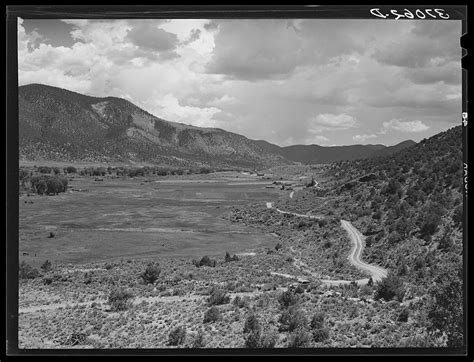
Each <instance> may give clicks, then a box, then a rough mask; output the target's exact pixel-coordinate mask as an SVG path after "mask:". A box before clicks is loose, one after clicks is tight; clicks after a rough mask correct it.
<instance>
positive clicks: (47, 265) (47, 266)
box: [41, 260, 53, 272]
mask: <svg viewBox="0 0 474 362" xmlns="http://www.w3.org/2000/svg"><path fill="white" fill-rule="evenodd" d="M52 267H53V266H52V265H51V262H50V261H49V260H46V261H45V262H44V263H43V265H41V269H42V270H43V271H44V272H48V271H50V270H51V268H52Z"/></svg>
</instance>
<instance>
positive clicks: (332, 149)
mask: <svg viewBox="0 0 474 362" xmlns="http://www.w3.org/2000/svg"><path fill="white" fill-rule="evenodd" d="M255 142H257V143H258V144H259V145H260V146H261V147H262V148H264V149H266V150H267V151H268V152H272V153H277V154H279V155H281V156H283V157H284V158H286V159H288V160H290V161H295V162H302V163H313V164H315V163H331V162H335V161H352V160H356V159H362V158H372V157H379V156H388V155H391V154H394V153H396V152H398V151H401V150H403V149H405V148H407V147H411V146H413V145H415V144H416V142H415V141H412V140H407V141H403V142H401V143H398V144H396V145H394V146H384V145H381V144H377V145H350V146H319V145H292V146H286V147H280V146H277V145H274V144H271V143H269V142H267V141H263V140H257V141H255Z"/></svg>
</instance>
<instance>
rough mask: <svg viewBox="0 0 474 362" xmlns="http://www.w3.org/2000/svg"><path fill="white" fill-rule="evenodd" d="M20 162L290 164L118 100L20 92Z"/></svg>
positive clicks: (241, 140)
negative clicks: (88, 161) (33, 160)
mask: <svg viewBox="0 0 474 362" xmlns="http://www.w3.org/2000/svg"><path fill="white" fill-rule="evenodd" d="M19 138H20V140H19V141H20V158H24V159H38V158H43V159H45V158H46V159H58V160H59V159H61V160H91V161H99V162H106V161H130V160H131V161H136V162H139V161H149V162H167V163H179V162H182V163H186V162H187V161H192V162H195V163H203V164H210V165H213V164H216V165H217V164H219V165H240V166H254V165H269V164H270V165H271V164H280V163H289V162H288V161H287V160H285V159H283V157H282V156H280V155H277V154H272V153H268V152H267V151H265V150H263V149H262V148H261V147H259V146H258V144H256V143H255V142H253V141H252V140H249V139H248V138H246V137H244V136H242V135H239V134H235V133H231V132H227V131H224V130H221V129H218V128H199V127H194V126H188V125H184V124H181V123H175V122H169V121H166V120H164V119H161V118H158V117H155V116H153V115H151V114H150V113H148V112H146V111H144V110H142V109H141V108H139V107H137V106H135V105H134V104H132V103H131V102H129V101H127V100H125V99H121V98H115V97H105V98H98V97H90V96H86V95H83V94H79V93H75V92H71V91H68V90H64V89H61V88H56V87H51V86H46V85H41V84H30V85H25V86H21V87H19Z"/></svg>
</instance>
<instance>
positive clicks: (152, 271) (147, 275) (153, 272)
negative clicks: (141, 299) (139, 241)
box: [140, 263, 161, 284]
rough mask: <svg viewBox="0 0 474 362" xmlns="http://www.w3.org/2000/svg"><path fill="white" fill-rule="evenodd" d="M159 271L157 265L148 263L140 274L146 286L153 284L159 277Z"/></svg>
mask: <svg viewBox="0 0 474 362" xmlns="http://www.w3.org/2000/svg"><path fill="white" fill-rule="evenodd" d="M160 273H161V269H160V266H159V264H156V263H149V264H148V265H147V267H146V269H145V271H144V272H143V273H141V274H140V276H141V277H142V279H143V280H144V281H145V283H146V284H154V283H155V282H156V281H157V280H158V277H159V276H160Z"/></svg>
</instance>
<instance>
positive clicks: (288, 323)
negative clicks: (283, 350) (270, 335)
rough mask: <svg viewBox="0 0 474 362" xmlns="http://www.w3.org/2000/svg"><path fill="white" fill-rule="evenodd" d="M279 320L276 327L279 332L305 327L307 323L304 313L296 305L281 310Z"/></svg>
mask: <svg viewBox="0 0 474 362" xmlns="http://www.w3.org/2000/svg"><path fill="white" fill-rule="evenodd" d="M279 322H280V327H279V328H278V330H279V331H280V332H285V331H289V332H292V331H294V330H295V329H297V328H306V326H307V324H308V321H307V319H306V317H305V315H304V313H303V312H302V311H301V310H299V309H297V308H296V307H291V308H289V309H287V310H285V311H283V313H282V314H281V316H280V319H279Z"/></svg>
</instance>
